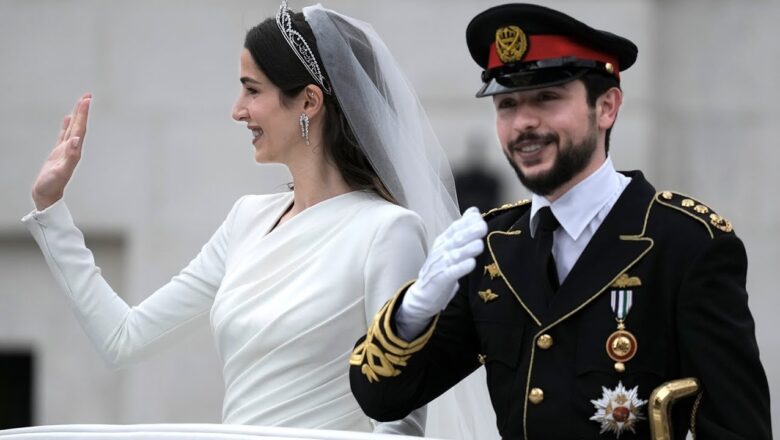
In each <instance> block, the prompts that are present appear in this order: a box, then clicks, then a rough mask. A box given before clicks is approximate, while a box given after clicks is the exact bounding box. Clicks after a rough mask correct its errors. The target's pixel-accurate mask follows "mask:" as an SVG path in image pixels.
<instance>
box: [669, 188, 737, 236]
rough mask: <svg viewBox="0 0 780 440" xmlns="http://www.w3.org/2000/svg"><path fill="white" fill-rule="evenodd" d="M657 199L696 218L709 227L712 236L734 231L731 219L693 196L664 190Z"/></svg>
mask: <svg viewBox="0 0 780 440" xmlns="http://www.w3.org/2000/svg"><path fill="white" fill-rule="evenodd" d="M655 200H656V201H657V202H659V203H660V204H662V205H664V206H666V207H669V208H672V209H676V210H678V211H680V212H684V213H685V214H688V215H689V216H691V217H693V218H695V219H696V220H698V221H699V222H701V223H702V224H703V225H704V226H706V227H707V230H708V231H709V233H710V236H711V237H715V235H716V234H721V233H726V234H728V233H731V232H733V231H734V227H733V226H732V225H731V222H730V221H728V220H727V219H725V218H723V217H721V216H720V215H718V214H716V213H715V211H713V210H712V208H710V207H708V206H707V205H705V204H703V203H701V202H699V201H697V200H696V199H694V198H693V197H690V196H686V195H684V194H680V193H676V192H672V191H662V192H659V193H657V194H656V196H655Z"/></svg>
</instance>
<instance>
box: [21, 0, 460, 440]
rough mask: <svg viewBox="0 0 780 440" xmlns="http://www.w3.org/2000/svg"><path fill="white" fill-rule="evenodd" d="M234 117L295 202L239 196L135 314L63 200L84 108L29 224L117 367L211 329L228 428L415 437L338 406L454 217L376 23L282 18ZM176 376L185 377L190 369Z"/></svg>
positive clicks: (332, 17) (251, 62) (253, 46)
mask: <svg viewBox="0 0 780 440" xmlns="http://www.w3.org/2000/svg"><path fill="white" fill-rule="evenodd" d="M240 61H241V72H240V78H239V79H240V83H241V91H240V94H239V96H238V98H237V99H236V103H235V105H234V108H233V112H232V113H233V114H232V116H233V118H234V119H235V120H237V121H240V122H242V123H245V124H246V128H247V129H248V130H249V131H250V133H251V137H252V144H253V145H254V147H255V160H256V161H258V162H260V163H282V164H285V165H286V166H287V167H288V168H289V170H290V172H291V174H292V177H293V189H292V191H291V192H287V193H282V194H269V195H247V196H244V197H242V198H240V199H239V200H238V201H237V202H236V203H235V204H234V206H233V208H232V209H231V211H230V212H229V213H228V214H227V217H226V219H225V221H224V222H223V223H222V225H221V226H220V227H219V228H218V229H217V231H216V232H215V233H214V235H213V236H212V237H211V239H210V240H209V241H208V242H207V243H206V244H205V245H204V246H203V248H202V250H201V252H200V253H199V254H198V255H197V256H196V257H195V258H194V259H193V260H192V261H191V262H190V263H189V264H188V265H187V266H186V267H185V268H184V269H182V271H181V272H180V273H179V274H178V275H176V276H174V277H173V278H172V279H171V281H170V282H169V283H167V284H166V285H164V286H162V287H160V288H159V289H158V290H157V291H155V292H153V293H151V295H149V296H148V298H146V299H145V300H144V301H143V302H141V303H140V304H138V305H136V306H130V305H128V304H127V303H125V302H124V300H122V299H121V298H120V296H118V295H117V294H116V293H115V292H114V291H113V290H112V288H111V287H110V286H109V285H108V284H107V283H106V281H105V280H104V279H103V277H102V276H101V274H100V271H99V269H98V268H97V266H96V265H95V262H94V259H93V257H92V253H91V252H90V251H89V249H87V247H86V246H85V244H84V238H83V235H82V234H81V232H80V231H79V229H78V228H77V227H76V225H75V222H74V220H73V218H72V216H71V213H70V211H69V210H68V207H67V205H66V202H65V199H64V192H65V187H66V185H67V183H68V181H69V180H70V179H71V177H72V175H73V172H74V169H75V167H76V164H77V163H78V161H79V159H80V157H81V151H82V148H83V146H84V137H85V134H86V127H87V119H88V115H89V110H90V104H91V95H90V94H86V95H84V96H83V97H82V98H81V99H80V100H79V101H78V102H77V103H76V106H75V109H74V111H73V113H72V114H71V115H70V116H67V117H65V118H64V120H63V124H62V129H61V131H60V133H59V136H58V140H57V145H56V146H55V147H54V149H53V150H52V151H51V153H50V155H49V157H48V158H47V160H46V161H45V162H44V164H43V166H42V168H41V171H40V173H39V175H38V177H37V178H36V180H35V182H34V184H33V190H32V197H33V201H34V203H35V207H36V209H35V210H34V211H33V212H32V213H30V214H29V215H27V216H25V218H24V219H23V222H24V224H25V225H26V226H27V228H28V229H29V230H30V232H31V233H32V235H33V237H34V238H35V240H36V242H37V243H38V245H39V247H40V248H41V251H42V252H43V255H44V257H45V259H46V261H47V263H48V265H49V268H50V269H51V271H52V274H53V275H54V277H55V279H56V280H57V282H58V284H59V285H60V287H61V288H62V290H63V291H64V292H65V294H66V296H67V298H68V299H69V300H70V301H71V302H72V305H73V309H74V311H75V313H76V315H77V318H78V320H79V322H80V324H81V325H82V327H83V328H84V330H85V332H86V333H87V335H88V336H89V337H90V339H91V340H92V342H93V343H94V345H95V347H96V348H97V349H98V350H99V351H100V353H101V354H102V355H103V357H104V358H105V359H106V360H107V361H108V362H110V363H112V364H115V365H125V364H129V363H132V362H134V361H136V360H138V359H142V358H144V357H146V356H148V355H150V354H151V353H153V352H156V351H158V350H160V349H163V348H164V347H166V346H167V345H169V344H171V343H174V342H175V341H176V340H178V339H179V338H180V337H181V336H182V334H183V333H186V331H187V330H186V326H185V324H187V323H188V322H189V321H191V320H193V319H195V318H197V317H199V316H201V315H206V314H207V315H208V316H209V318H210V325H211V330H212V332H213V335H214V340H215V341H216V344H217V349H218V352H219V354H220V357H221V361H222V367H223V378H224V386H225V396H224V402H223V422H224V423H232V424H252V425H267V426H291V427H303V428H317V429H341V430H355V431H371V430H375V432H391V433H403V434H416V435H421V434H422V432H423V426H424V410H420V411H417V412H415V413H412V414H411V415H410V416H409V417H407V418H406V419H404V420H401V421H396V422H390V423H384V424H376V426H374V425H375V424H373V423H372V422H371V421H370V420H369V419H368V418H367V417H366V416H365V415H364V414H363V413H362V411H361V410H360V408H359V407H358V405H357V403H356V401H355V400H354V398H353V397H352V395H351V393H350V390H349V380H348V364H347V360H348V358H349V355H350V352H351V348H352V342H353V341H354V340H355V339H357V337H358V336H359V335H361V334H364V333H365V332H366V329H367V324H368V322H369V321H370V319H371V318H372V317H373V315H374V313H375V312H376V311H377V310H378V309H379V308H380V306H381V305H382V303H383V302H384V301H385V300H386V299H387V298H389V297H390V296H391V295H392V294H393V293H394V291H395V289H396V288H397V287H398V286H400V285H401V284H403V283H404V282H405V281H407V280H409V279H412V278H414V277H415V275H416V273H417V270H418V269H419V267H420V265H421V264H422V262H423V260H424V257H425V252H426V249H427V247H428V245H429V244H430V242H431V239H432V238H433V237H435V236H436V235H437V234H438V233H439V232H440V231H441V230H443V229H444V227H445V226H446V225H447V224H448V223H449V222H450V221H451V220H452V219H454V218H455V217H457V213H458V210H457V204H456V202H455V195H454V189H453V188H454V186H453V184H452V176H451V173H450V169H449V166H448V164H447V161H446V158H445V157H444V155H443V153H442V152H441V149H440V147H439V146H438V143H437V142H436V139H435V136H433V133H432V132H431V130H430V127H429V124H428V122H427V118H426V116H425V113H424V112H423V111H422V109H421V107H420V105H419V102H418V101H417V98H416V96H415V94H414V92H413V91H412V90H411V89H410V87H409V86H408V84H407V82H406V80H405V78H404V77H403V75H402V74H401V72H400V70H399V68H398V66H397V65H396V64H395V62H394V61H393V58H392V56H391V55H390V54H389V51H388V50H387V48H386V47H385V46H384V44H383V43H382V41H381V39H380V38H379V37H378V36H377V35H376V33H375V32H374V30H373V29H372V28H371V26H370V25H368V24H366V23H362V22H360V21H358V20H355V19H353V18H350V17H347V16H344V15H341V14H338V13H336V12H334V11H331V10H327V9H324V8H322V7H321V6H312V7H307V8H304V10H303V13H293V12H292V11H290V10H289V9H288V8H287V5H286V2H282V5H281V7H280V9H279V12H278V13H277V15H276V17H275V18H269V19H267V20H265V21H263V22H262V23H260V24H259V25H257V26H255V27H254V28H252V29H251V30H250V31H249V32H248V33H247V35H246V39H245V43H244V49H243V50H242V52H241V56H240ZM183 368H186V366H183Z"/></svg>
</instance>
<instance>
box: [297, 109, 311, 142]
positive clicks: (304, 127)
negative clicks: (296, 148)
mask: <svg viewBox="0 0 780 440" xmlns="http://www.w3.org/2000/svg"><path fill="white" fill-rule="evenodd" d="M298 122H299V123H300V124H301V137H302V138H303V139H304V140H305V141H306V145H309V116H308V115H307V114H306V113H301V117H300V118H298Z"/></svg>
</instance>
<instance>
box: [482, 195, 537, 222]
mask: <svg viewBox="0 0 780 440" xmlns="http://www.w3.org/2000/svg"><path fill="white" fill-rule="evenodd" d="M529 203H531V201H530V200H528V199H522V200H518V201H516V202H514V203H506V204H503V205H501V206H499V207H498V208H493V209H491V210H490V211H488V212H484V213H482V218H483V219H485V220H488V219H491V218H493V217H495V216H496V215H498V214H500V213H502V212H504V211H507V210H509V209H513V208H517V207H520V206H523V205H527V204H529Z"/></svg>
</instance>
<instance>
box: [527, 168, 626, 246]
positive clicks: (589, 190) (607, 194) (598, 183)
mask: <svg viewBox="0 0 780 440" xmlns="http://www.w3.org/2000/svg"><path fill="white" fill-rule="evenodd" d="M621 178H623V179H627V178H626V177H625V176H623V175H622V174H620V173H618V172H617V171H615V167H614V166H613V165H612V160H611V159H610V158H609V157H607V160H605V161H604V163H603V164H601V166H600V167H599V169H598V170H596V171H595V172H594V173H593V174H591V175H590V176H588V177H586V178H585V180H583V181H582V182H580V183H578V184H577V185H575V186H574V187H573V188H572V189H570V190H569V191H567V192H566V193H565V194H564V195H562V196H561V197H560V198H558V200H556V201H555V202H553V203H550V201H549V200H547V199H546V198H545V197H544V196H540V195H537V194H534V195H533V196H532V197H531V236H532V237H533V236H534V234H535V233H536V227H537V225H538V223H539V219H538V218H537V216H536V213H537V212H538V211H539V210H540V209H541V208H543V207H545V206H549V207H550V209H551V210H552V212H553V214H554V215H555V218H556V219H558V222H560V224H561V227H562V228H563V229H564V230H565V231H566V233H567V234H568V235H569V236H570V237H571V238H572V239H574V240H577V239H578V238H579V236H580V234H582V231H583V230H584V229H585V228H586V227H587V226H588V224H589V223H590V222H591V221H592V220H593V218H594V217H595V216H596V214H597V213H598V212H599V211H600V210H601V208H602V207H604V205H605V204H606V203H607V202H609V200H610V199H611V197H612V196H613V195H614V194H615V193H616V192H618V191H621V190H622V188H623V187H625V185H621Z"/></svg>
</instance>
